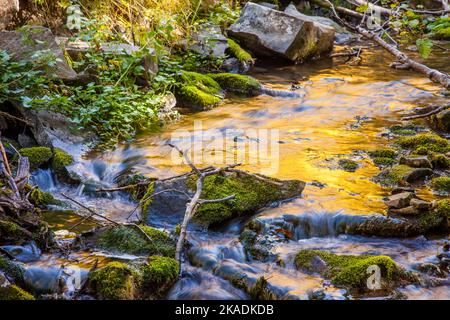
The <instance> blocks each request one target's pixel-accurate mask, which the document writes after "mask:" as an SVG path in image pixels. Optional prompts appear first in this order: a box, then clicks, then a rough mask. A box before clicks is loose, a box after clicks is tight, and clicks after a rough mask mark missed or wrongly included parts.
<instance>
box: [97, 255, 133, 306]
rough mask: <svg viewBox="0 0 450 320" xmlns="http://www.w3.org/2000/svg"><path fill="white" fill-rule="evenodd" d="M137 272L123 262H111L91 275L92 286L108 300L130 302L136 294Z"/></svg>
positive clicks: (99, 295)
mask: <svg viewBox="0 0 450 320" xmlns="http://www.w3.org/2000/svg"><path fill="white" fill-rule="evenodd" d="M135 276H136V272H135V271H134V270H132V269H131V268H130V267H129V266H127V265H126V264H124V263H121V262H110V263H108V264H107V265H106V266H105V267H103V268H101V269H99V270H95V271H94V272H92V273H91V274H90V275H89V283H90V286H91V287H92V288H93V289H94V290H95V292H96V293H97V295H98V297H100V298H102V299H106V300H129V299H133V298H134V297H135V295H136V293H135Z"/></svg>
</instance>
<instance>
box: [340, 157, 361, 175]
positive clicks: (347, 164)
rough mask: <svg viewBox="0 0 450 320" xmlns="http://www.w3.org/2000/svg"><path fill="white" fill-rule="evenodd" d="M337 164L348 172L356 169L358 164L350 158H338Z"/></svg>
mask: <svg viewBox="0 0 450 320" xmlns="http://www.w3.org/2000/svg"><path fill="white" fill-rule="evenodd" d="M339 166H340V167H341V168H342V169H343V170H345V171H348V172H355V171H356V169H358V167H359V165H358V162H356V161H353V160H351V159H340V160H339Z"/></svg>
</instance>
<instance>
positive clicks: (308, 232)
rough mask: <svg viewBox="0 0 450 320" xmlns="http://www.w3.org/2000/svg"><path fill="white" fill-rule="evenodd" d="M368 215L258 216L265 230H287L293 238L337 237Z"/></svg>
mask: <svg viewBox="0 0 450 320" xmlns="http://www.w3.org/2000/svg"><path fill="white" fill-rule="evenodd" d="M369 217H370V216H367V215H349V214H344V213H328V212H313V213H302V214H298V215H294V214H288V215H284V216H282V217H275V218H257V220H259V222H260V223H262V224H263V225H264V230H265V232H266V233H267V232H279V231H280V229H281V231H283V230H284V231H287V232H288V233H290V234H291V237H292V239H293V240H300V239H308V238H313V237H336V236H338V235H340V234H342V233H345V230H346V229H347V228H348V227H350V226H352V225H355V224H360V223H363V222H364V221H366V220H367V219H369Z"/></svg>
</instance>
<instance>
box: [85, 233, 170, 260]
mask: <svg viewBox="0 0 450 320" xmlns="http://www.w3.org/2000/svg"><path fill="white" fill-rule="evenodd" d="M140 228H141V229H142V230H143V231H144V232H145V233H146V234H147V235H148V237H149V238H150V239H151V241H150V240H149V239H148V238H147V237H146V236H145V235H143V234H142V232H140V231H139V230H138V229H137V228H136V227H133V226H117V227H110V228H106V229H101V230H98V231H97V232H96V233H95V236H92V235H91V236H89V235H85V236H84V238H85V239H86V240H88V241H89V240H91V239H92V240H94V242H93V245H94V246H96V247H98V248H100V249H104V250H108V251H113V252H116V253H128V254H137V255H144V254H145V255H164V256H168V257H172V256H174V255H175V241H174V240H173V239H172V238H171V237H170V236H169V235H168V234H167V233H165V232H163V231H159V230H157V229H154V228H151V227H148V226H140Z"/></svg>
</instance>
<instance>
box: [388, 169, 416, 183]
mask: <svg viewBox="0 0 450 320" xmlns="http://www.w3.org/2000/svg"><path fill="white" fill-rule="evenodd" d="M413 170H414V168H411V167H409V166H406V165H397V166H394V167H392V168H391V169H389V170H388V171H387V172H386V174H385V176H384V178H382V180H381V184H383V185H398V184H403V183H404V182H405V181H406V177H407V176H408V175H409V174H410V173H411V172H412V171H413Z"/></svg>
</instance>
